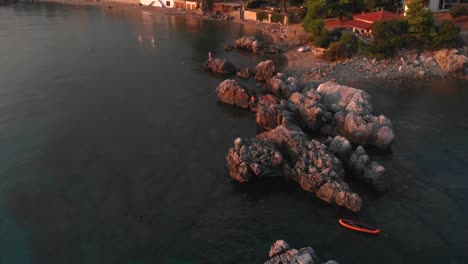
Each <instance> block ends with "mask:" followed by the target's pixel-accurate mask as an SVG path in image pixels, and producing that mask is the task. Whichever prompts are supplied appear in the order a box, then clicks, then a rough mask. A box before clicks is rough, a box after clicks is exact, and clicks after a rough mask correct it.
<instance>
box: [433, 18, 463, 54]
mask: <svg viewBox="0 0 468 264" xmlns="http://www.w3.org/2000/svg"><path fill="white" fill-rule="evenodd" d="M460 43H461V39H460V28H459V27H457V26H455V24H454V23H453V21H450V20H444V21H442V24H441V25H440V26H439V27H437V28H436V31H435V33H434V35H433V37H432V41H431V48H432V49H435V50H437V49H443V48H456V47H459V46H460Z"/></svg>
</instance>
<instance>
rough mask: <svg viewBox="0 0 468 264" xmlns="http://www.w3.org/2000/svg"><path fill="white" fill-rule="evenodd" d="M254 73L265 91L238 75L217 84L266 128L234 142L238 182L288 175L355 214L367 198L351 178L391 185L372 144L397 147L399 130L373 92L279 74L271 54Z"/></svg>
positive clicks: (232, 167)
mask: <svg viewBox="0 0 468 264" xmlns="http://www.w3.org/2000/svg"><path fill="white" fill-rule="evenodd" d="M245 39H246V37H242V38H240V39H239V40H236V42H235V43H242V42H243V41H244V40H245ZM251 40H252V39H251ZM250 42H252V41H250ZM257 42H258V41H257ZM257 42H256V46H258V47H261V46H262V45H261V43H259V42H258V43H257ZM234 46H235V47H237V48H245V47H244V46H243V45H234ZM250 46H251V45H250ZM252 51H253V52H255V51H254V50H253V49H252ZM213 61H217V62H218V65H216V64H213V63H212V62H213ZM226 63H227V62H226V61H224V60H221V59H210V60H209V61H208V62H207V63H206V65H211V66H210V67H208V68H209V69H211V70H213V71H216V69H219V68H220V67H221V66H220V65H224V64H226ZM217 72H219V73H222V72H223V71H217ZM253 76H254V79H255V80H256V81H257V83H258V85H262V86H263V93H262V94H261V95H259V96H258V97H257V96H255V95H254V93H253V92H252V90H251V89H249V88H246V87H243V86H242V85H241V84H240V83H238V82H237V81H236V80H235V79H226V80H225V81H223V82H221V83H220V84H219V85H218V87H217V88H216V93H217V96H218V98H219V100H220V101H221V102H224V103H227V104H231V105H233V106H237V107H241V108H246V109H250V111H252V112H253V113H255V116H256V123H257V126H258V127H259V128H260V129H261V130H262V131H263V132H261V133H259V134H258V135H256V136H255V137H252V138H236V139H235V140H234V146H233V147H232V148H230V149H229V150H228V154H227V157H226V162H227V168H228V171H229V175H230V177H231V178H232V179H233V180H235V181H237V182H239V183H246V182H249V181H252V180H257V179H262V178H267V177H282V178H284V179H286V180H288V181H290V182H295V183H297V184H298V185H299V186H301V187H302V189H304V190H305V191H308V192H311V193H313V194H315V196H316V197H317V198H319V199H320V200H322V201H325V202H327V203H330V204H334V205H337V206H341V207H344V208H347V209H349V210H351V211H354V212H358V211H360V210H361V209H362V207H363V203H362V199H361V197H360V195H359V194H357V193H355V192H353V191H352V190H351V188H350V187H349V185H348V183H347V179H349V178H354V179H355V180H357V181H361V182H363V183H365V184H367V185H368V186H370V187H371V188H372V189H375V190H378V191H385V190H386V188H387V180H386V177H387V175H386V170H385V168H384V167H383V166H382V165H380V164H379V163H378V162H376V161H373V160H372V159H371V157H369V156H368V155H367V153H366V150H365V148H364V147H366V146H371V147H375V148H380V149H384V150H385V149H389V148H391V145H392V142H393V140H394V137H395V135H394V132H393V127H392V122H391V121H390V120H389V119H388V118H386V117H385V116H384V115H379V116H376V115H374V106H373V105H372V102H371V97H370V95H369V94H367V93H366V92H364V91H362V90H359V89H356V88H353V87H349V86H344V85H340V84H338V83H336V82H331V81H328V82H325V83H322V84H320V85H318V86H317V85H316V83H315V82H309V81H307V80H304V79H296V78H295V77H293V76H288V74H285V73H281V72H277V68H276V67H275V65H274V63H273V62H272V61H271V60H266V61H261V62H259V63H258V64H257V66H256V67H255V70H254V73H253Z"/></svg>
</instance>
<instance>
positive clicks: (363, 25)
mask: <svg viewBox="0 0 468 264" xmlns="http://www.w3.org/2000/svg"><path fill="white" fill-rule="evenodd" d="M402 17H403V15H399V14H395V13H392V12H388V11H386V10H380V11H376V12H371V13H362V14H355V15H353V19H348V20H342V21H339V20H338V19H336V20H327V21H325V27H327V28H328V29H329V30H333V29H336V28H352V29H353V32H362V33H370V32H371V31H372V25H373V24H374V23H375V22H379V21H386V20H391V19H400V18H402Z"/></svg>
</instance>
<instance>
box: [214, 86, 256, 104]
mask: <svg viewBox="0 0 468 264" xmlns="http://www.w3.org/2000/svg"><path fill="white" fill-rule="evenodd" d="M216 93H217V95H218V98H219V100H221V101H222V102H224V103H227V104H231V105H236V106H240V107H242V108H248V107H249V102H250V100H251V97H252V96H251V94H250V92H249V91H248V90H247V89H245V88H243V87H242V86H240V84H239V83H237V82H236V81H235V80H230V79H228V80H225V81H223V82H222V83H220V84H219V85H218V87H217V88H216Z"/></svg>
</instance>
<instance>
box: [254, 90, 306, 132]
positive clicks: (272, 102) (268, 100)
mask: <svg viewBox="0 0 468 264" xmlns="http://www.w3.org/2000/svg"><path fill="white" fill-rule="evenodd" d="M256 121H257V125H258V127H260V128H262V129H264V130H267V131H268V130H272V129H274V128H276V127H277V126H279V125H282V126H285V127H288V128H290V129H299V128H296V123H295V120H294V115H293V113H292V112H290V111H288V109H287V108H286V101H285V100H279V99H277V98H275V97H274V96H273V95H270V94H267V95H264V96H262V97H260V99H259V100H258V105H257V115H256Z"/></svg>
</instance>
